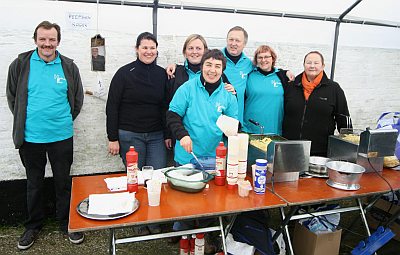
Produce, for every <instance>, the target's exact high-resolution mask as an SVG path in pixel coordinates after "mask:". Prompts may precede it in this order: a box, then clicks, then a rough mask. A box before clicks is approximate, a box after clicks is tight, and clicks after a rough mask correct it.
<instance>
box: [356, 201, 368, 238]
mask: <svg viewBox="0 0 400 255" xmlns="http://www.w3.org/2000/svg"><path fill="white" fill-rule="evenodd" d="M357 203H358V206H359V207H360V213H361V219H362V222H363V223H364V227H365V230H367V234H368V236H371V232H370V231H369V227H368V222H367V218H366V217H365V212H364V208H363V206H362V202H361V199H360V198H357Z"/></svg>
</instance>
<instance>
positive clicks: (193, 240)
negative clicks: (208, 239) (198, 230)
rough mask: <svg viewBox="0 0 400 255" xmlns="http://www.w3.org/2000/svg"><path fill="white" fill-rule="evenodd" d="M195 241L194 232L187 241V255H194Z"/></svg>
mask: <svg viewBox="0 0 400 255" xmlns="http://www.w3.org/2000/svg"><path fill="white" fill-rule="evenodd" d="M195 241H196V234H192V238H190V241H189V246H190V250H189V255H194V249H195Z"/></svg>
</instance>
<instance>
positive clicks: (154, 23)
mask: <svg viewBox="0 0 400 255" xmlns="http://www.w3.org/2000/svg"><path fill="white" fill-rule="evenodd" d="M157 15H158V0H154V5H153V35H154V36H155V37H156V38H157Z"/></svg>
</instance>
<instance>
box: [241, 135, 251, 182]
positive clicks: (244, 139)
mask: <svg viewBox="0 0 400 255" xmlns="http://www.w3.org/2000/svg"><path fill="white" fill-rule="evenodd" d="M238 137H239V164H238V181H240V180H244V179H245V178H246V172H247V152H248V148H249V135H248V134H238Z"/></svg>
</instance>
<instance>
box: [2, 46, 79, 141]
mask: <svg viewBox="0 0 400 255" xmlns="http://www.w3.org/2000/svg"><path fill="white" fill-rule="evenodd" d="M33 52H34V51H33V50H32V51H28V52H24V53H21V54H19V55H18V58H16V59H15V60H14V61H13V62H12V63H11V65H10V67H9V69H8V76H7V89H6V90H7V91H6V93H7V101H8V107H9V108H10V110H11V112H12V114H13V115H14V122H13V140H14V145H15V148H16V149H19V148H20V147H21V146H22V144H23V143H24V139H25V121H26V106H27V101H28V78H29V70H30V58H31V55H32V53H33ZM60 58H61V65H62V68H63V71H64V75H65V78H66V79H67V82H68V92H67V93H68V102H69V105H70V107H71V115H72V119H73V120H74V119H75V118H76V117H77V116H78V114H79V112H80V111H81V108H82V105H83V87H82V81H81V76H80V74H79V69H78V67H77V66H76V65H75V63H74V62H73V60H72V59H70V58H67V57H65V56H63V55H61V54H60Z"/></svg>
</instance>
